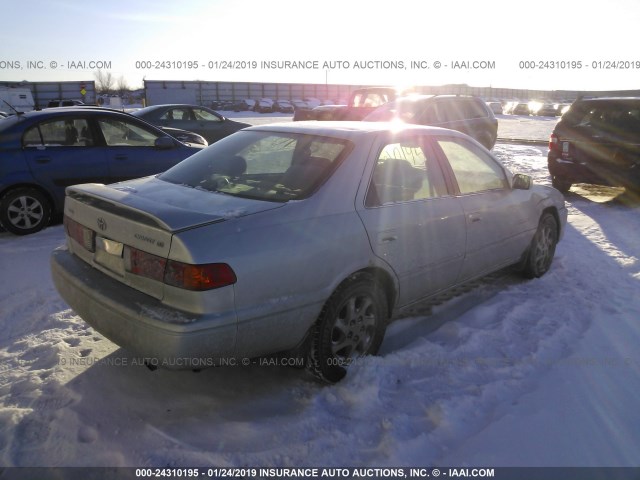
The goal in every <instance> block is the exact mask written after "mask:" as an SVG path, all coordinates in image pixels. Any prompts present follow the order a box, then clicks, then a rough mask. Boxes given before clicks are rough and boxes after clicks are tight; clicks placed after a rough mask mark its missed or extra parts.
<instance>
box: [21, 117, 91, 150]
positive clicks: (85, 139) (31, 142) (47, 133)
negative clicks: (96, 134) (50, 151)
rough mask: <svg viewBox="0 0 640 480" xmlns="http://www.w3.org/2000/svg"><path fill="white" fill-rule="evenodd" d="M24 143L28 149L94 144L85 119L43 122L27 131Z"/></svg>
mask: <svg viewBox="0 0 640 480" xmlns="http://www.w3.org/2000/svg"><path fill="white" fill-rule="evenodd" d="M22 142H23V145H24V146H26V147H28V146H40V145H44V146H45V147H89V146H92V145H93V144H94V140H93V135H92V134H91V130H90V129H89V124H88V123H87V120H85V119H83V118H66V119H63V120H53V121H47V122H42V123H40V124H38V125H36V126H34V127H31V128H30V129H29V130H27V132H25V135H24V137H23V139H22Z"/></svg>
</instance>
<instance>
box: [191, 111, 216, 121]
mask: <svg viewBox="0 0 640 480" xmlns="http://www.w3.org/2000/svg"><path fill="white" fill-rule="evenodd" d="M193 114H194V115H195V116H196V120H205V121H207V122H220V121H221V118H220V117H218V116H216V115H214V114H213V113H211V112H207V111H206V110H203V109H201V108H194V109H193Z"/></svg>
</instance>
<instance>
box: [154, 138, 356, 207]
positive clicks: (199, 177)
mask: <svg viewBox="0 0 640 480" xmlns="http://www.w3.org/2000/svg"><path fill="white" fill-rule="evenodd" d="M350 145H351V144H350V142H348V141H346V140H343V139H336V138H331V137H319V136H314V135H304V134H285V133H270V132H239V133H238V134H237V135H233V136H232V137H228V138H227V139H225V141H223V142H218V143H214V144H213V145H211V146H210V147H209V148H207V149H206V150H202V151H201V152H198V153H197V154H195V155H193V156H192V157H189V158H188V159H187V160H185V161H184V162H182V163H180V164H179V165H177V166H175V167H174V168H171V169H170V170H168V171H167V172H165V173H164V174H162V175H161V176H160V178H161V179H162V180H165V181H168V182H172V183H177V184H180V185H187V186H191V187H193V188H199V189H203V190H207V191H212V192H221V193H225V194H228V195H235V196H240V197H247V198H257V199H261V200H268V201H278V202H281V201H288V200H295V199H299V198H305V197H307V196H309V195H310V194H311V193H313V191H315V189H316V187H317V186H319V185H320V184H321V183H322V182H323V181H324V180H326V178H328V176H329V175H330V174H331V172H332V171H333V170H334V168H335V166H336V165H337V164H338V163H339V162H340V161H341V159H342V158H344V156H345V155H346V153H347V152H348V150H349V149H350V148H351V146H350Z"/></svg>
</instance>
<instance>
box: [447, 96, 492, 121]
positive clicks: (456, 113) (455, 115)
mask: <svg viewBox="0 0 640 480" xmlns="http://www.w3.org/2000/svg"><path fill="white" fill-rule="evenodd" d="M436 110H437V116H438V119H439V121H441V122H455V121H458V120H468V119H472V118H484V117H487V116H488V113H487V109H486V108H485V107H484V105H482V104H481V103H480V102H476V101H474V100H473V99H469V98H451V99H449V100H440V101H438V102H437V103H436Z"/></svg>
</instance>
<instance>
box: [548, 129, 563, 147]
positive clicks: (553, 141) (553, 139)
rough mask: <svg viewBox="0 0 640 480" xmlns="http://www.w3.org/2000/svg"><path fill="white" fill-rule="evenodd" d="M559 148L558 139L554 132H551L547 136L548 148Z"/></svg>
mask: <svg viewBox="0 0 640 480" xmlns="http://www.w3.org/2000/svg"><path fill="white" fill-rule="evenodd" d="M559 148H560V141H559V139H558V136H557V135H556V134H555V133H552V134H551V136H550V137H549V150H558V149H559Z"/></svg>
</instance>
